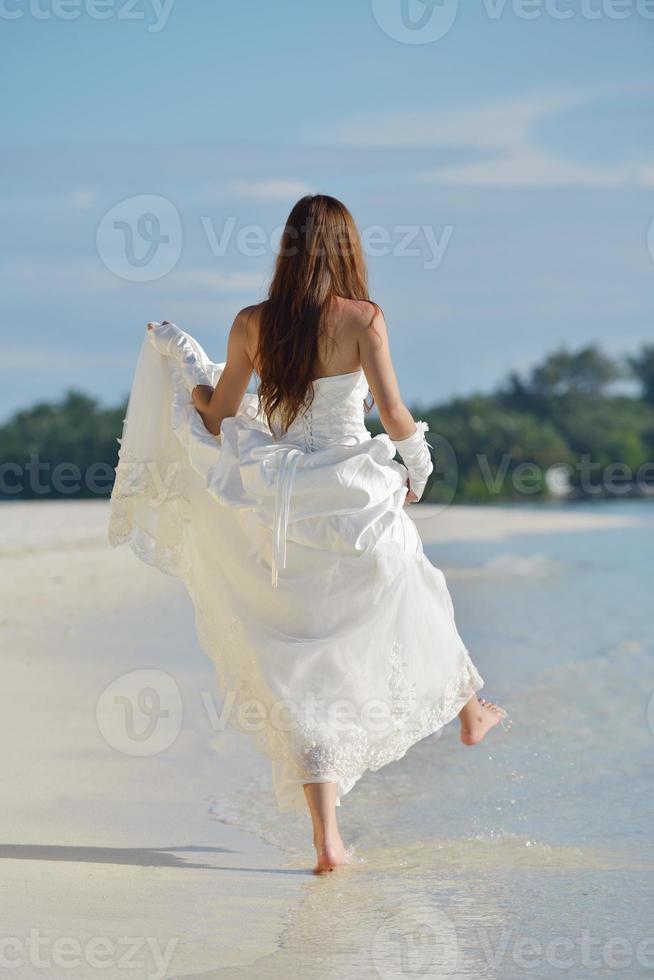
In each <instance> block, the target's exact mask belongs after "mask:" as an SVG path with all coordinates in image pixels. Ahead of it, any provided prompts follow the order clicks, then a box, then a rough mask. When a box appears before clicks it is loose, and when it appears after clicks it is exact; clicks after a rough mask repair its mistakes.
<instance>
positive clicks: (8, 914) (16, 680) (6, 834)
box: [0, 502, 639, 980]
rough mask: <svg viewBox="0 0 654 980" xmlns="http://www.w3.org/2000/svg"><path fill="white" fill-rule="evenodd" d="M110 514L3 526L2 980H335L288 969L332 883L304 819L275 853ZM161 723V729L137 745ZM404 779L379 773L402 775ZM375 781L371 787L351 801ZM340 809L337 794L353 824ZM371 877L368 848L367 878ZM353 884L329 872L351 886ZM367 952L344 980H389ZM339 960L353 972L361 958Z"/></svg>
mask: <svg viewBox="0 0 654 980" xmlns="http://www.w3.org/2000/svg"><path fill="white" fill-rule="evenodd" d="M108 510H109V508H108V503H106V502H80V503H71V502H65V503H34V504H33V503H12V504H7V505H5V506H3V510H2V513H3V516H4V521H3V523H2V531H1V538H0V575H1V583H2V595H3V599H4V603H3V611H2V622H1V626H2V635H3V664H4V670H3V674H4V677H3V685H2V692H3V697H2V708H3V717H4V720H5V730H6V732H7V733H8V735H6V737H5V739H4V740H3V771H4V780H3V789H4V806H3V808H2V822H3V828H2V838H1V839H2V846H1V847H0V860H1V862H2V875H3V881H4V885H5V887H4V888H3V890H2V899H1V900H0V908H1V912H2V921H3V923H4V926H3V937H4V943H3V952H2V955H3V956H4V966H5V968H7V969H8V971H9V970H10V971H11V972H8V973H7V975H11V976H16V977H21V978H22V977H35V976H42V975H47V976H52V977H78V976H79V977H84V978H86V980H88V978H89V977H93V976H96V975H102V976H104V977H112V978H113V977H124V976H129V977H134V978H146V977H147V978H164V977H187V976H206V977H210V976H221V977H222V976H233V977H241V976H243V977H246V976H253V975H261V976H277V975H280V976H281V975H283V972H284V971H286V975H288V969H289V968H290V966H292V967H293V969H294V970H296V971H297V973H296V975H298V976H300V975H303V976H325V977H328V976H339V977H340V976H346V975H347V972H338V971H337V972H335V973H334V972H332V968H331V967H330V966H329V962H328V961H329V949H328V948H327V947H326V946H325V948H324V949H322V947H321V950H322V951H321V953H320V956H321V957H323V961H322V965H321V961H320V959H318V960H316V958H315V957H313V956H312V954H311V948H310V943H308V944H306V943H305V946H306V956H307V960H306V962H303V961H301V960H299V959H298V958H297V956H298V954H297V953H294V954H293V956H292V957H291V953H290V952H289V950H291V949H294V950H297V948H300V947H301V946H302V942H303V941H305V940H306V937H307V936H308V935H309V934H310V932H311V921H312V909H313V912H314V913H316V914H317V911H319V910H320V909H321V905H320V902H321V901H325V896H326V894H327V893H326V892H325V891H324V889H325V886H327V887H332V885H334V881H332V880H330V881H329V882H324V881H321V880H320V879H315V878H314V877H313V876H312V875H311V874H309V873H308V870H307V869H308V867H309V866H310V864H309V863H310V859H311V851H310V847H309V844H310V840H309V823H308V820H307V821H306V825H305V826H304V828H303V830H304V833H305V835H306V841H300V842H299V843H298V846H297V850H296V852H295V853H294V854H290V853H289V850H288V848H284V847H283V844H284V835H285V833H288V832H289V828H288V825H287V826H286V828H285V827H284V821H283V820H281V819H280V817H279V815H278V814H276V813H274V812H273V811H272V810H270V811H268V810H267V808H269V807H270V806H271V800H272V797H270V796H269V795H267V794H265V793H264V794H263V795H262V794H259V796H256V797H255V796H254V795H253V794H252V792H251V790H252V787H255V788H256V786H257V785H259V784H260V785H261V786H262V787H264V789H265V788H267V787H268V780H269V774H268V770H269V767H268V763H267V761H266V760H264V759H261V758H260V757H259V756H258V755H257V754H256V753H255V751H254V749H252V748H251V747H250V746H249V744H248V743H246V742H245V740H244V739H243V738H242V737H241V736H237V735H234V734H230V733H229V732H225V731H222V730H220V727H219V726H218V725H217V724H216V712H217V711H218V710H219V705H218V704H217V703H216V702H215V698H214V694H213V692H214V678H213V667H212V665H211V663H210V662H209V661H208V660H207V659H206V658H205V657H204V656H203V654H202V653H201V652H200V651H199V649H198V646H197V643H196V640H195V636H194V632H193V620H192V613H191V608H190V603H189V601H188V599H187V597H186V595H185V594H184V592H183V590H182V587H181V586H180V585H179V583H178V582H177V581H176V580H173V579H170V578H168V577H166V576H164V575H163V574H161V573H159V572H157V571H155V570H151V569H149V568H147V567H145V566H143V565H142V564H141V563H140V562H138V561H137V560H136V559H135V558H134V556H133V555H132V554H131V553H130V552H129V550H128V549H127V548H121V549H118V550H112V549H110V548H109V546H108V544H107V541H106V525H107V518H108ZM415 520H416V523H417V525H418V527H419V529H420V531H421V534H422V536H423V540H424V542H425V544H426V545H436V546H438V545H439V544H443V545H445V544H447V546H448V548H449V549H450V552H451V548H452V545H453V543H456V542H461V543H462V544H465V543H466V542H467V543H470V542H487V543H489V546H490V547H493V546H494V544H497V543H498V542H499V543H502V542H504V543H506V542H507V541H510V540H511V539H512V538H513V537H514V536H519V535H521V534H522V535H524V534H526V533H530V534H534V535H541V536H554V535H558V536H565V535H580V536H583V535H584V534H587V533H593V532H597V531H598V530H599V531H601V530H603V529H605V530H612V531H615V532H620V531H621V530H625V531H626V530H627V529H633V528H637V527H638V524H639V517H638V515H634V516H633V517H632V516H629V515H628V514H625V513H624V512H620V513H616V514H611V513H610V512H608V513H607V511H606V509H604V510H602V511H598V512H597V513H592V512H589V511H588V510H587V509H586V510H579V511H576V510H574V509H570V510H562V509H552V510H548V509H546V508H543V509H540V510H538V509H536V508H532V509H524V510H522V509H514V508H510V507H504V508H495V507H493V508H489V507H479V508H477V507H449V508H447V509H446V510H444V511H438V510H437V509H433V508H430V507H427V506H424V507H420V508H416V511H415ZM144 678H145V681H144ZM144 684H145V687H147V688H148V690H151V693H152V697H153V698H154V699H155V700H154V701H151V702H147V700H146V702H145V703H140V702H139V703H138V705H137V707H138V709H139V710H140V711H141V714H142V716H143V717H140V716H139V714H138V711H136V710H135V709H134V706H132V708H129V707H128V705H127V701H128V700H129V697H130V692H136V691H138V690H141V689H142V688H143V687H144ZM121 699H122V700H121ZM157 699H158V700H157ZM119 703H120V705H121V706H122V707H121V709H120V712H119V715H117V714H116V712H117V710H118V709H117V708H116V705H117V704H119ZM162 706H163V708H162ZM163 709H165V710H163ZM130 711H133V718H132V726H133V728H134V730H135V731H136V732H137V734H136V735H135V736H134V735H133V737H131V738H126V737H125V732H124V731H122V732H121V730H120V726H119V725H118V726H117V723H116V718H117V717H120V718H121V719H122V722H123V727H124V726H125V725H126V724H128V722H126V721H125V719H126V718H127V719H128V720H129V712H130ZM157 712H158V713H157ZM160 717H163V718H164V724H163V725H162V726H161V731H160V733H159V734H157V736H156V737H153V738H150V737H147V738H146V737H145V735H144V734H143V732H144V731H145V729H147V726H148V723H149V722H150V721H153V720H154V721H155V722H156V721H157V720H158V719H159V718H160ZM139 733H140V734H139ZM421 751H423V752H424V751H425V750H424V749H422V748H421V747H417V752H418V753H420V752H421ZM401 765H402V763H396V764H394V766H393V767H391V768H392V769H393V770H394V771H395V772H396V773H397V772H401V770H399V769H398V766H401ZM386 778H387V777H386V776H385V774H384V772H383V771H382V772H381V773H378V774H376V775H375V776H374V777H373V779H372V780H371V781H370V783H369V784H366V786H367V788H366V789H364V790H363V791H362V792H363V796H362V799H364V798H365V797H366V794H367V795H368V796H370V795H371V794H372V796H373V797H374V795H375V793H376V792H377V793H378V792H380V791H381V788H382V787H383V786H384V785H385V783H384V781H385V779H386ZM397 778H400V779H401V776H400V777H397ZM364 782H365V781H364ZM244 785H245V786H246V787H249V791H250V796H249V797H247V798H245V799H246V804H245V805H244V802H243V800H244V797H243V795H242V794H243V786H244ZM391 791H392V792H395V790H394V789H393V787H391ZM259 800H260V801H261V802H256V801H259ZM349 805H350V804H349V801H348V806H349ZM355 805H356V804H355V802H354V794H353V802H352V807H351V812H352V809H353V808H354V807H355ZM257 807H259V808H260V809H259V811H257ZM268 819H269V832H265V833H262V832H261V826H262V823H263V824H265V823H266V821H267V820H268ZM298 826H299V825H298ZM293 827H294V828H295V825H293ZM276 834H277V836H276ZM264 838H267V839H264ZM443 846H445V845H443ZM443 853H445V852H442V853H441V858H442V856H443ZM457 853H458V858H456V860H458V862H459V863H458V867H459V870H461V868H463V870H464V871H465V870H466V867H467V871H466V873H474V868H475V867H479V866H480V863H481V865H484V862H486V864H487V863H488V861H489V860H490V866H493V867H498V866H500V865H501V866H502V867H504V868H510V867H511V866H512V865H515V863H516V862H518V865H520V863H521V862H522V866H524V867H527V868H532V869H533V868H538V867H539V866H545V867H548V868H549V869H550V870H551V869H552V868H556V867H563V868H565V869H566V870H567V871H568V872H570V870H571V869H574V868H575V867H582V868H583V867H589V866H590V867H592V868H595V869H601V868H605V869H607V868H608V869H611V868H616V867H617V868H624V867H625V864H624V862H623V863H620V862H619V861H618V862H617V864H616V860H615V859H614V858H613V857H612V856H611V854H610V853H609V852H605V853H603V854H600V852H598V851H593V850H592V849H589V850H586V851H585V850H583V849H579V848H572V849H570V848H569V847H568V848H567V849H566V847H564V846H563V844H562V845H561V847H560V848H559V850H555V851H552V850H550V851H549V852H548V851H547V850H545V851H543V850H542V848H541V847H540V846H539V845H535V846H534V847H533V849H531V850H530V851H527V850H525V849H524V847H521V848H520V849H519V850H517V851H513V850H511V848H510V847H509V848H508V850H506V852H502V851H498V850H497V849H496V850H495V851H493V852H492V854H491V852H489V851H488V848H487V847H486V845H483V844H482V843H478V846H477V850H476V852H475V851H472V852H466V853H468V858H467V859H466V860H467V861H468V864H467V865H466V860H463V859H462V857H461V853H460V852H457ZM489 855H490V857H489ZM414 859H415V860H418V859H417V858H415V855H414V854H412V853H411V850H410V849H408V850H407V849H405V851H403V850H402V849H401V848H400V849H399V850H397V851H396V852H395V857H394V860H395V861H396V862H400V864H399V867H400V868H401V867H402V862H404V864H405V866H406V867H408V868H411V867H412V866H413V861H414ZM420 860H422V859H420ZM374 861H375V857H374V845H371V851H370V854H369V855H368V863H369V869H368V870H369V871H370V867H372V866H373V865H374ZM462 861H463V863H461V862H462ZM498 862H499V864H498ZM589 862H590V863H589ZM455 863H456V861H455ZM356 870H357V869H356V867H353V868H352V869H348V871H347V872H345V874H347V875H349V876H350V879H352V876H353V875H354V874H355V873H356ZM335 887H337V886H335ZM351 887H352V888H356V885H354V884H353V885H351ZM346 898H347V897H346ZM350 899H351V901H353V900H354V898H353V897H352V896H350ZM358 900H360V901H361V902H362V903H363V905H365V903H366V901H367V899H366V896H365V895H364V894H359V895H358ZM330 901H331V900H330ZM344 901H345V904H344V905H343V908H350V909H351V905H350V904H348V901H347V900H344ZM328 908H330V909H331V911H332V913H333V914H334V915H338V914H340V913H337V911H336V908H337V906H336V905H331V904H330V905H329V906H328ZM324 911H325V910H324V909H322V912H323V913H324ZM379 928H381V926H378V930H377V931H378V932H379ZM375 935H377V933H376V934H375ZM294 937H295V939H294ZM303 937H304V939H303ZM322 941H323V943H324V942H325V941H324V938H323V940H322ZM381 941H382V940H381V939H379V942H381ZM294 942H297V943H299V947H298V946H297V945H293V944H294ZM375 949H376V947H375V946H374V944H373V947H372V950H373V951H372V959H371V958H370V956H368V959H367V960H366V964H364V965H361V967H360V969H359V970H358V972H356V974H355V975H356V976H395V975H403V974H395V973H391V972H384V969H383V968H381V969H380V968H379V964H378V963H377V964H376V963H375V955H376V954H375ZM284 950H286V952H284ZM352 955H353V959H352V963H354V962H355V960H356V963H357V964H358V963H359V953H357V954H356V956H354V954H352ZM289 957H290V959H289ZM382 959H383V957H382ZM345 962H346V961H345V960H343V959H340V960H339V964H340V966H339V969H344V964H345ZM380 962H381V961H380ZM255 963H257V966H256V968H255V967H254V966H253V964H255ZM278 971H279V972H278ZM407 975H408V974H407ZM429 975H450V973H448V974H444V973H443V974H441V973H439V974H429ZM451 975H456V976H459V975H461V976H463V975H466V976H468V975H473V974H472V973H470V974H469V973H467V972H464V973H458V972H457V973H451ZM476 975H477V974H476ZM487 975H489V976H491V975H495V974H492V973H490V972H489V973H488V974H487ZM498 975H501V973H500V974H498ZM505 975H507V976H508V975H512V974H510V973H509V972H505ZM538 975H541V974H538ZM542 975H545V974H542ZM579 975H585V974H582V973H580V974H579ZM624 975H627V974H626V973H625V974H624ZM634 975H635V974H634Z"/></svg>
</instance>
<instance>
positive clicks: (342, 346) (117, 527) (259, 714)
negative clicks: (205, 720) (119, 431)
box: [110, 195, 504, 873]
mask: <svg viewBox="0 0 654 980" xmlns="http://www.w3.org/2000/svg"><path fill="white" fill-rule="evenodd" d="M148 331H149V332H148V334H147V341H149V343H148V342H147V341H146V342H144V347H143V350H142V353H141V359H140V361H139V366H138V369H137V375H136V378H135V382H134V386H133V389H132V395H131V398H130V405H129V410H128V416H127V419H126V424H125V430H124V433H123V439H122V440H121V442H122V446H121V452H120V460H119V465H118V468H117V478H116V484H115V487H114V493H113V497H112V522H111V528H110V539H111V541H112V543H114V544H118V543H121V542H125V541H128V542H130V543H131V545H132V547H133V548H134V550H135V551H136V553H137V554H138V555H139V557H141V558H142V559H143V560H145V561H148V562H150V563H151V564H154V565H157V566H158V567H160V568H163V569H164V570H165V571H168V572H171V573H173V574H177V575H180V576H181V577H182V578H183V579H184V581H185V583H186V585H187V588H188V590H189V593H190V595H191V597H192V600H193V603H194V607H195V612H196V621H197V626H198V632H199V638H200V642H201V644H202V646H203V648H204V649H205V650H206V652H207V653H208V654H209V656H210V657H211V658H212V659H213V660H214V662H215V664H216V672H217V677H218V684H219V690H220V693H221V695H222V698H223V703H224V705H225V706H226V708H227V713H228V715H229V720H230V722H231V723H232V724H234V725H235V727H237V728H239V729H241V730H244V731H248V732H249V733H250V734H251V735H252V736H253V737H254V738H255V740H256V742H257V744H258V745H259V746H260V748H261V749H262V750H263V751H264V752H266V753H267V754H268V755H269V756H270V758H271V759H272V760H273V780H274V786H275V792H276V795H277V801H278V804H279V806H280V808H282V809H287V808H290V807H295V806H298V805H304V804H305V803H306V804H308V808H309V813H310V815H311V819H312V822H313V841H314V845H315V848H316V854H317V863H316V866H315V871H316V872H318V873H322V872H326V871H332V870H333V869H334V868H336V867H338V866H339V865H342V864H343V863H345V862H346V851H345V848H344V845H343V842H342V840H341V837H340V834H339V830H338V824H337V819H336V807H337V806H338V805H340V802H341V798H342V797H343V796H344V795H345V794H346V793H347V792H349V790H350V789H351V788H352V787H353V786H354V784H355V783H356V782H357V780H358V779H359V778H360V777H361V775H362V774H363V773H364V772H365V771H366V770H368V769H371V770H376V769H379V768H381V767H382V766H383V765H385V764H387V763H388V762H391V761H393V760H395V759H399V758H401V757H402V756H403V755H404V754H405V752H406V751H407V749H408V748H409V747H410V746H411V745H413V744H414V743H415V742H417V741H418V740H419V739H422V738H424V737H425V736H426V735H429V734H431V733H433V732H435V731H438V730H439V729H440V728H441V727H442V726H443V725H444V724H446V723H447V722H449V721H451V720H452V719H453V718H454V717H455V716H456V715H457V714H458V716H459V718H460V721H461V741H462V742H463V743H464V744H465V745H475V744H476V743H478V742H480V741H481V739H482V738H483V737H484V736H485V735H486V733H487V732H488V731H489V729H490V728H492V727H493V726H494V725H496V724H497V722H498V721H500V720H501V719H502V718H503V717H504V712H503V711H502V709H500V708H498V707H497V705H495V704H492V703H489V702H486V701H483V700H479V699H478V698H477V697H476V692H477V691H478V690H479V688H480V687H481V686H482V683H483V682H482V679H481V677H480V676H479V674H478V673H477V671H476V669H475V667H474V665H473V664H472V662H471V660H470V657H469V655H468V652H467V650H466V648H465V646H464V644H463V642H462V640H461V638H460V636H459V634H458V632H457V629H456V625H455V621H454V616H453V610H452V602H451V598H450V595H449V592H448V590H447V586H446V584H445V580H444V578H443V575H442V573H441V572H440V571H439V570H438V569H436V568H434V567H433V565H432V564H431V563H430V562H429V561H428V560H427V558H426V557H425V555H424V554H423V550H422V545H421V542H420V538H419V536H418V534H417V531H416V528H415V525H414V523H413V521H412V520H411V519H410V518H409V517H408V515H407V513H406V511H405V509H404V508H405V505H406V504H408V503H412V502H415V501H417V500H419V499H420V496H421V494H422V492H423V490H424V488H425V484H426V481H427V477H428V475H429V473H430V472H431V470H432V462H431V458H430V454H429V448H428V446H427V443H426V441H425V436H424V432H425V429H426V425H425V423H422V422H418V423H416V422H415V421H414V419H413V418H412V416H411V413H410V412H409V411H408V409H407V408H406V407H405V405H404V403H403V402H402V398H401V396H400V391H399V388H398V383H397V380H396V377H395V373H394V370H393V365H392V362H391V357H390V353H389V344H388V336H387V330H386V324H385V322H384V316H383V314H382V312H381V310H380V308H379V307H378V306H376V305H375V304H373V303H371V302H370V300H369V298H368V290H367V284H366V269H365V263H364V259H363V256H362V250H361V244H360V240H359V235H358V233H357V230H356V227H355V224H354V221H353V219H352V217H351V215H350V213H349V211H348V210H347V209H346V208H345V207H344V205H343V204H341V203H340V202H339V201H337V200H335V199H334V198H331V197H327V196H325V195H316V196H312V197H304V198H302V200H300V201H299V202H298V204H296V206H295V207H294V208H293V210H292V212H291V214H290V216H289V219H288V222H287V225H286V228H285V231H284V234H283V237H282V241H281V247H280V251H279V255H278V258H277V262H276V267H275V272H274V276H273V279H272V284H271V286H270V290H269V294H268V298H267V300H266V301H265V302H263V303H261V304H259V305H258V306H254V307H249V308H247V309H245V310H243V311H241V312H240V313H239V314H238V316H237V317H236V320H235V321H234V324H233V326H232V328H231V331H230V335H229V341H228V347H227V361H226V363H225V364H224V365H216V364H212V363H211V362H210V361H209V360H208V359H207V357H206V355H205V353H204V351H203V350H202V349H201V348H200V347H199V345H198V344H197V343H196V342H195V341H194V340H193V338H191V337H190V336H189V335H188V334H186V333H184V332H183V331H181V330H179V329H178V328H177V327H175V326H174V324H170V323H168V322H167V321H164V323H163V324H153V323H150V324H148ZM253 372H256V374H257V375H258V377H259V379H260V380H259V388H258V396H254V395H250V394H247V393H246V390H247V387H248V383H249V381H250V378H251V376H252V374H253ZM369 391H370V392H371V393H372V396H373V398H374V403H375V404H376V406H377V410H378V412H379V417H380V419H381V422H382V424H383V426H384V429H385V430H386V434H385V435H380V436H376V437H375V438H371V436H370V433H369V432H368V431H367V429H366V427H365V425H364V412H365V410H366V408H369V407H370V406H369V405H366V404H365V403H364V399H365V398H366V396H367V395H368V392H369ZM396 452H399V454H400V456H401V457H402V460H403V463H399V462H398V461H397V460H396V459H395V456H396Z"/></svg>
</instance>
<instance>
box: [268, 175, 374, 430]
mask: <svg viewBox="0 0 654 980" xmlns="http://www.w3.org/2000/svg"><path fill="white" fill-rule="evenodd" d="M335 296H342V297H344V298H346V299H358V300H368V301H370V300H369V297H368V275H367V269H366V263H365V259H364V256H363V249H362V248H361V239H360V238H359V232H358V231H357V227H356V224H355V223H354V218H353V217H352V215H351V214H350V212H349V211H348V209H347V208H346V207H345V205H344V204H341V202H340V201H337V200H336V198H334V197H328V196H327V195H326V194H315V195H313V196H311V195H308V196H307V197H303V198H301V199H300V200H299V201H298V202H297V204H296V205H295V207H294V208H293V210H292V211H291V213H290V215H289V216H288V220H287V222H286V226H285V228H284V233H283V235H282V239H281V242H280V248H279V253H278V256H277V261H276V263H275V270H274V274H273V278H272V282H271V284H270V289H269V290H268V298H267V301H266V302H265V303H264V304H263V306H262V308H261V314H260V321H259V340H258V345H257V352H256V368H257V374H258V375H259V378H260V384H259V402H260V406H261V409H262V411H263V414H264V415H265V417H266V418H267V420H268V422H269V423H270V421H271V419H272V418H273V417H278V418H279V419H280V421H281V425H282V430H283V431H285V430H286V429H287V428H288V427H289V426H290V424H291V423H292V421H293V419H294V418H295V417H296V416H297V415H298V413H299V412H300V411H301V410H304V409H306V408H308V406H309V405H310V404H311V402H312V401H313V385H312V383H311V382H312V380H313V378H314V377H315V371H316V366H317V363H318V353H319V340H320V339H321V338H322V337H323V336H324V335H325V325H326V321H327V316H328V314H329V311H330V308H331V305H332V301H333V299H334V297H335ZM373 305H375V306H376V304H373ZM376 309H378V307H376Z"/></svg>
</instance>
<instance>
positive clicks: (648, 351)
mask: <svg viewBox="0 0 654 980" xmlns="http://www.w3.org/2000/svg"><path fill="white" fill-rule="evenodd" d="M627 364H628V366H629V368H630V370H631V373H632V374H633V376H634V377H635V378H637V379H638V381H639V382H640V386H641V397H642V398H643V400H644V401H646V402H649V403H650V405H654V344H645V345H643V347H641V349H640V352H639V353H638V354H636V355H635V356H634V357H628V358H627Z"/></svg>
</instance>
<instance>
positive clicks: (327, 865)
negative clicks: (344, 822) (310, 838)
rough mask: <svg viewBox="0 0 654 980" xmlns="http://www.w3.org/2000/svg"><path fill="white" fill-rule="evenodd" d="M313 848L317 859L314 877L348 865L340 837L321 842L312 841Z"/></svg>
mask: <svg viewBox="0 0 654 980" xmlns="http://www.w3.org/2000/svg"><path fill="white" fill-rule="evenodd" d="M313 846H314V847H315V849H316V856H317V858H318V861H317V864H316V866H315V868H314V869H313V873H314V874H315V875H324V874H327V872H329V871H333V870H334V869H335V868H340V867H341V866H342V865H344V864H348V863H349V859H348V856H347V852H346V850H345V845H344V844H343V841H342V840H341V838H340V837H333V838H330V839H329V840H324V841H322V842H318V841H316V840H315V839H314V842H313Z"/></svg>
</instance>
